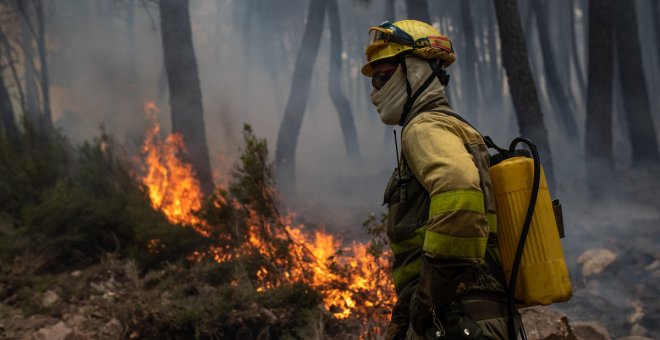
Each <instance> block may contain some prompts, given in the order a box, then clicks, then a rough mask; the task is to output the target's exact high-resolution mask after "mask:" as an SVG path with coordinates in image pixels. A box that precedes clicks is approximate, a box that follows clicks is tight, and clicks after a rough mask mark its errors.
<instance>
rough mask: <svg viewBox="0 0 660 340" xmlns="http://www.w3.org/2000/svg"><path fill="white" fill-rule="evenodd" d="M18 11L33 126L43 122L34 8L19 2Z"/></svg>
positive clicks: (27, 105) (28, 101) (28, 108)
mask: <svg viewBox="0 0 660 340" xmlns="http://www.w3.org/2000/svg"><path fill="white" fill-rule="evenodd" d="M16 4H17V5H18V11H19V12H20V14H21V15H20V21H21V47H22V49H23V58H24V60H23V62H24V72H23V82H24V83H25V99H26V103H25V104H26V110H27V112H26V113H27V115H28V117H29V120H30V121H31V122H32V123H33V124H39V123H40V121H41V118H40V116H41V110H40V109H39V93H38V89H37V81H36V79H37V76H36V71H35V67H34V66H35V65H34V47H33V46H34V40H35V39H34V37H35V29H34V25H33V24H32V14H31V13H32V6H30V2H27V1H18V2H17V3H16Z"/></svg>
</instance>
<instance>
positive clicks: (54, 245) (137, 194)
mask: <svg viewBox="0 0 660 340" xmlns="http://www.w3.org/2000/svg"><path fill="white" fill-rule="evenodd" d="M18 138H19V140H18V142H17V143H16V142H14V143H10V142H9V140H8V139H7V138H4V137H2V138H0V240H2V241H0V259H1V261H0V263H2V264H3V265H4V266H6V267H0V271H11V272H13V273H33V272H36V273H39V272H53V271H55V272H56V271H60V270H65V269H70V268H77V267H84V266H87V265H90V264H92V263H96V262H98V261H99V259H100V257H101V256H102V255H103V254H104V253H106V252H119V253H122V254H130V255H132V256H135V257H136V258H138V259H140V260H141V261H142V262H143V263H147V262H151V263H153V264H155V263H158V262H160V261H163V260H172V259H175V258H178V257H180V256H185V254H189V252H188V253H186V252H182V251H181V250H183V249H192V248H194V247H195V246H197V243H198V241H199V239H201V236H199V235H197V234H196V233H195V232H194V231H191V230H186V229H184V228H178V227H174V226H172V225H171V224H170V223H168V222H167V220H166V219H165V218H164V216H163V215H162V214H161V213H159V212H157V211H154V209H152V208H151V206H150V203H149V200H148V198H147V196H146V194H145V191H144V190H143V188H142V187H141V185H140V183H139V182H138V180H137V179H136V178H135V176H133V175H132V174H131V170H130V169H131V168H132V166H131V164H130V163H129V162H128V161H126V159H127V157H125V156H124V155H123V154H122V153H121V150H120V149H118V148H117V147H116V146H115V143H114V141H113V139H112V138H111V137H110V136H108V135H107V134H106V133H105V132H104V131H103V130H101V136H100V137H99V138H96V139H94V140H93V141H91V142H85V143H84V144H82V145H81V146H78V147H74V146H72V145H71V144H69V142H68V141H67V140H66V138H64V137H63V136H62V135H61V134H59V133H58V132H57V131H48V132H43V133H39V134H38V133H36V132H35V131H34V130H33V129H32V127H31V126H30V124H28V123H25V124H24V128H23V129H22V131H21V133H20V135H19V137H18ZM156 238H158V239H160V241H161V245H163V247H162V250H161V251H160V252H158V253H157V254H153V253H149V252H148V251H147V244H148V242H149V240H151V239H156ZM10 264H11V265H10Z"/></svg>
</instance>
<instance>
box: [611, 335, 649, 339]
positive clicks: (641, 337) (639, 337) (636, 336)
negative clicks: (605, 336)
mask: <svg viewBox="0 0 660 340" xmlns="http://www.w3.org/2000/svg"><path fill="white" fill-rule="evenodd" d="M616 340H653V339H651V338H647V337H645V336H639V335H631V336H624V337H622V338H616Z"/></svg>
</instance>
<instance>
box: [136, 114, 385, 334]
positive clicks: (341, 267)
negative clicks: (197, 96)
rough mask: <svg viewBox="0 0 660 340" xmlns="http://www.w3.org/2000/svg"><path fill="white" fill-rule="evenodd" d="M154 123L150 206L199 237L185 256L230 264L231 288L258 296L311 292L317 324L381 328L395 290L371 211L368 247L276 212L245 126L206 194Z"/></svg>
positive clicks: (146, 175) (261, 153) (264, 166)
mask: <svg viewBox="0 0 660 340" xmlns="http://www.w3.org/2000/svg"><path fill="white" fill-rule="evenodd" d="M145 109H146V111H147V113H148V115H150V116H152V117H153V115H154V114H155V113H156V110H157V108H156V107H155V106H154V105H152V104H147V106H146V107H145ZM151 120H152V127H151V128H150V129H149V131H148V133H147V138H146V140H145V142H144V145H143V150H142V151H143V154H144V162H143V163H142V173H143V175H142V177H141V178H142V181H143V184H144V185H145V187H146V190H147V191H148V193H149V197H150V200H151V203H152V205H153V207H154V208H156V209H158V210H160V211H162V212H163V214H164V215H165V216H166V217H167V218H168V219H169V220H170V222H172V223H174V224H177V225H179V226H181V227H184V228H191V229H193V230H195V231H196V232H197V233H199V234H200V235H202V236H203V237H204V238H205V239H206V241H205V242H204V244H203V245H202V246H200V247H198V248H197V249H195V251H193V252H191V253H189V254H187V258H188V260H189V261H191V262H194V263H210V262H212V263H214V264H217V265H220V266H222V267H223V268H229V269H230V270H229V272H228V273H229V274H228V275H226V277H225V281H226V282H225V283H226V284H228V285H229V286H230V287H233V288H235V289H245V288H246V287H248V290H249V291H252V293H253V294H255V295H257V296H261V297H267V296H270V295H278V294H280V295H281V294H285V295H286V293H283V292H287V291H291V290H296V291H300V292H305V293H301V294H302V295H301V297H302V296H304V295H310V294H311V295H317V296H318V298H319V302H318V303H317V302H314V303H313V305H314V306H315V308H316V309H317V310H316V311H315V313H317V314H318V316H317V318H316V319H315V320H317V321H315V323H318V322H320V321H319V320H322V319H323V315H324V317H325V318H326V319H332V320H335V321H337V320H347V322H349V323H350V322H353V323H354V324H357V325H360V326H358V328H359V329H360V330H359V332H360V333H361V334H362V335H363V336H367V337H371V336H375V335H378V334H382V333H383V332H384V329H385V326H386V322H387V320H388V318H389V312H390V310H391V307H392V303H393V301H394V292H393V286H392V284H391V281H390V278H389V274H388V273H389V263H390V261H389V254H388V253H387V251H386V250H385V248H384V244H385V243H384V241H383V239H382V237H383V231H384V230H383V227H382V225H383V224H382V221H376V220H375V218H374V217H373V216H372V217H370V219H369V220H368V221H367V222H365V226H366V227H367V228H368V231H370V232H371V233H372V234H374V240H375V241H374V242H372V244H371V245H367V244H361V243H355V242H353V243H351V244H342V241H341V240H339V239H337V238H336V237H335V236H334V235H332V234H329V233H326V232H324V231H322V230H315V231H311V230H307V229H305V227H304V226H302V225H296V224H295V223H294V222H293V221H294V218H293V214H291V213H287V214H282V213H281V212H280V211H281V206H280V203H279V202H278V198H277V192H276V190H275V183H274V182H273V177H274V174H273V164H272V163H271V162H270V161H269V160H268V148H267V145H266V142H265V140H261V139H258V138H256V137H255V135H254V134H253V132H252V130H251V128H250V127H249V126H245V127H244V129H243V137H244V142H245V145H244V147H243V148H242V155H241V157H240V160H239V161H237V163H236V164H235V165H234V167H233V169H232V170H231V173H230V178H231V180H230V181H229V184H228V185H227V188H217V189H216V190H215V192H214V194H213V196H212V197H211V198H210V199H209V200H206V201H204V199H203V195H202V192H201V190H200V187H199V184H198V183H197V181H196V180H195V177H194V173H193V171H192V168H191V166H190V165H189V164H186V163H184V162H182V161H180V159H179V157H178V155H180V153H181V152H185V146H184V145H183V143H182V138H181V137H180V136H177V135H169V136H167V137H166V138H165V139H164V140H161V139H159V126H158V124H157V123H156V122H155V119H153V118H151ZM149 247H150V251H152V252H155V253H157V252H160V251H162V250H164V245H163V244H162V243H161V242H160V240H159V239H157V238H156V239H152V240H150V242H149ZM301 301H308V302H309V301H314V299H311V300H310V299H302V300H301ZM291 317H292V318H295V316H294V315H291ZM257 319H259V318H257ZM255 322H256V321H255ZM257 323H258V322H257ZM255 325H256V324H255ZM255 327H256V326H255ZM257 328H258V327H257ZM316 328H317V330H318V326H316ZM322 329H323V327H321V331H322Z"/></svg>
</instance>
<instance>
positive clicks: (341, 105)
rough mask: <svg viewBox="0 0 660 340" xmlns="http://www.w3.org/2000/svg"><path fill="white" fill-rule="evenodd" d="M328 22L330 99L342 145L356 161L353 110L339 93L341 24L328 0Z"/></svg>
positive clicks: (334, 0)
mask: <svg viewBox="0 0 660 340" xmlns="http://www.w3.org/2000/svg"><path fill="white" fill-rule="evenodd" d="M327 6H328V22H329V24H330V71H329V74H328V87H329V89H330V99H331V100H332V103H333V104H334V106H335V109H336V110H337V114H338V115H339V123H340V126H341V131H342V133H343V136H344V145H345V146H346V153H347V154H348V156H349V157H350V158H351V159H357V158H358V157H359V156H360V145H359V143H358V139H357V130H356V129H355V123H354V122H353V110H351V105H350V104H349V102H348V99H346V96H344V94H343V93H342V92H341V84H340V81H339V80H340V77H341V69H342V58H341V54H342V50H343V48H342V36H341V22H340V21H339V10H338V9H337V0H328V4H327Z"/></svg>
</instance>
